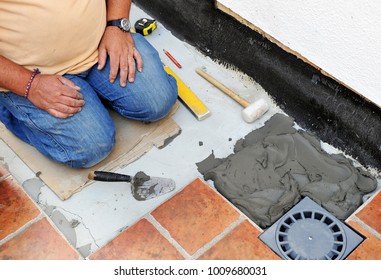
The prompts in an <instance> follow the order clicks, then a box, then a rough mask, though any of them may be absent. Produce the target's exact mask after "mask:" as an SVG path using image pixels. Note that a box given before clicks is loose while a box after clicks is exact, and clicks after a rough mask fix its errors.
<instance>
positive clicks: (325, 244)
mask: <svg viewBox="0 0 381 280" xmlns="http://www.w3.org/2000/svg"><path fill="white" fill-rule="evenodd" d="M259 238H260V239H261V240H262V241H263V242H264V243H266V244H267V246H269V247H270V248H271V249H272V250H273V251H274V252H275V253H277V254H278V255H279V256H280V257H281V258H283V259H288V260H340V259H345V258H346V257H347V256H348V254H350V253H351V252H352V251H353V250H354V249H355V248H356V247H357V246H358V245H359V244H360V243H361V242H362V241H363V240H364V238H363V237H362V236H360V235H359V234H357V233H356V232H355V231H353V230H352V229H351V228H349V227H348V226H347V225H345V224H344V223H343V222H341V221H340V220H338V219H337V218H336V217H335V216H333V215H332V214H331V213H329V212H328V211H326V210H325V209H323V208H322V207H320V206H319V205H318V204H317V203H315V202H314V201H313V200H311V199H310V198H308V197H305V198H304V199H302V200H301V201H300V202H299V203H298V204H296V205H295V206H294V207H293V208H291V209H290V210H289V211H288V212H287V213H286V214H285V215H283V216H282V217H281V218H280V219H279V220H278V221H277V222H276V223H274V224H273V225H272V226H271V227H269V228H268V229H267V230H266V231H265V232H263V233H262V234H261V235H260V236H259Z"/></svg>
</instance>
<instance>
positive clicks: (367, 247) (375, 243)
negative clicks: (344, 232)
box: [347, 221, 381, 260]
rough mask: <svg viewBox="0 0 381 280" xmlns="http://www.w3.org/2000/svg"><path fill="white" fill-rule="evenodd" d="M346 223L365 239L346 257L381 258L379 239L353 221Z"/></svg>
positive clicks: (359, 258) (351, 258)
mask: <svg viewBox="0 0 381 280" xmlns="http://www.w3.org/2000/svg"><path fill="white" fill-rule="evenodd" d="M348 224H349V225H350V226H351V227H353V228H354V229H355V230H357V231H358V232H359V233H361V234H362V235H363V236H365V237H366V239H365V240H364V241H363V242H362V243H361V244H360V245H359V246H358V247H357V248H356V249H355V250H354V251H353V252H352V253H351V254H350V255H349V256H348V257H347V259H348V260H381V240H380V239H378V238H377V237H376V236H374V235H372V234H371V233H370V232H368V231H367V230H365V229H364V228H363V227H362V226H361V225H359V224H358V223H356V222H355V221H349V222H348Z"/></svg>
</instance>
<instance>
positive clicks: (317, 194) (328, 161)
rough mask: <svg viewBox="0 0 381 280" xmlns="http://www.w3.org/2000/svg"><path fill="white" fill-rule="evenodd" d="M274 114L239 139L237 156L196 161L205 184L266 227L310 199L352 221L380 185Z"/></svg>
mask: <svg viewBox="0 0 381 280" xmlns="http://www.w3.org/2000/svg"><path fill="white" fill-rule="evenodd" d="M293 125H294V120H293V119H292V118H290V117H288V116H286V115H283V114H276V115H274V116H273V117H272V118H271V119H270V120H268V121H267V122H266V124H265V125H264V126H263V127H262V128H260V129H258V130H255V131H252V132H251V133H249V134H248V135H247V136H246V137H245V138H244V139H241V140H239V141H238V142H237V143H236V145H235V148H234V153H233V154H231V155H229V156H228V157H227V158H223V159H218V158H215V157H214V155H213V154H211V155H210V156H209V157H208V158H207V159H205V160H203V161H202V162H199V163H197V166H198V170H199V171H200V173H202V174H203V176H204V178H205V180H212V181H213V182H214V185H215V187H216V189H217V190H218V191H219V192H220V193H221V194H222V195H224V196H225V197H226V198H227V199H228V200H229V201H231V202H232V203H233V204H234V205H235V206H237V208H239V209H240V210H241V211H242V212H244V213H245V214H246V215H247V216H248V217H249V218H250V219H252V220H253V221H254V222H255V223H256V224H257V225H259V226H260V227H262V228H266V227H268V226H270V225H272V224H273V223H274V222H275V221H276V220H277V219H279V218H280V217H281V216H282V215H283V214H284V213H285V212H286V211H287V210H289V209H290V208H292V207H293V206H294V205H295V204H296V203H297V202H299V201H300V200H301V199H302V198H303V197H305V196H308V197H309V198H311V199H312V200H314V201H315V202H317V203H318V204H319V205H321V206H322V207H323V208H325V209H326V210H327V211H329V212H330V213H332V214H333V215H334V216H335V217H337V218H338V219H340V220H345V219H346V218H347V217H349V216H350V215H351V214H352V213H353V212H354V211H355V210H356V209H357V208H358V207H359V206H360V205H361V204H362V198H363V196H364V195H365V194H367V193H370V192H372V191H373V190H375V189H376V187H377V181H376V179H375V178H373V177H372V176H371V174H370V173H368V172H367V171H365V170H363V169H362V168H357V167H354V164H353V162H352V161H351V160H349V159H348V158H346V157H345V156H344V155H342V154H328V153H327V152H325V151H324V150H323V149H322V148H321V145H320V141H319V140H318V139H317V138H315V137H314V136H313V135H312V134H309V133H307V132H305V131H302V130H297V129H296V128H294V126H293Z"/></svg>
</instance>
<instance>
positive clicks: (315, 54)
mask: <svg viewBox="0 0 381 280" xmlns="http://www.w3.org/2000/svg"><path fill="white" fill-rule="evenodd" d="M217 2H218V7H220V8H222V10H224V11H228V12H230V13H231V12H232V13H231V14H234V13H236V14H238V16H240V17H242V18H243V19H245V20H247V21H248V22H249V23H251V24H253V25H254V26H255V27H257V28H259V29H260V30H262V31H263V32H264V33H266V34H268V35H270V36H271V37H273V38H275V39H276V40H277V41H279V42H280V43H281V44H283V45H284V46H286V48H287V47H288V48H290V49H291V50H293V51H294V52H296V53H297V54H299V55H300V56H301V57H303V58H305V59H306V60H308V61H310V62H311V63H312V64H314V65H315V66H317V68H321V70H323V72H326V73H328V75H330V76H332V77H333V78H335V79H336V80H338V81H340V82H341V83H343V84H345V85H346V86H348V87H349V88H351V89H352V90H354V91H356V92H357V93H359V94H361V95H363V96H364V97H366V98H367V99H369V100H371V101H372V102H373V103H375V104H377V105H378V106H379V107H381V1H377V0H362V1H361V0H330V1H329V0H314V1H311V0H288V1H287V0H285V1H282V0H217ZM229 10H231V11H229Z"/></svg>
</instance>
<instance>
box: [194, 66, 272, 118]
mask: <svg viewBox="0 0 381 280" xmlns="http://www.w3.org/2000/svg"><path fill="white" fill-rule="evenodd" d="M196 72H197V74H199V75H200V76H201V77H203V78H204V79H205V80H207V81H208V82H210V83H211V84H213V85H214V86H215V87H217V88H218V89H220V90H221V91H222V92H224V93H225V94H226V95H228V96H230V97H231V98H232V99H233V100H235V101H236V102H237V103H238V104H240V105H241V106H242V107H243V108H244V109H243V110H242V118H243V119H244V120H245V122H247V123H252V122H253V121H255V120H256V119H258V118H260V117H261V116H262V115H263V114H264V113H266V112H267V111H268V110H269V104H268V103H267V102H266V101H265V100H264V99H263V98H261V99H259V100H257V101H255V102H254V103H252V104H251V103H250V102H249V101H247V100H245V99H244V98H242V97H241V96H239V95H238V94H236V93H235V92H233V91H232V90H231V89H229V88H228V87H226V86H225V85H224V84H222V83H220V82H219V81H217V80H216V79H215V78H213V77H212V76H210V75H209V74H208V73H206V72H205V71H203V70H202V69H200V68H197V69H196Z"/></svg>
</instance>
